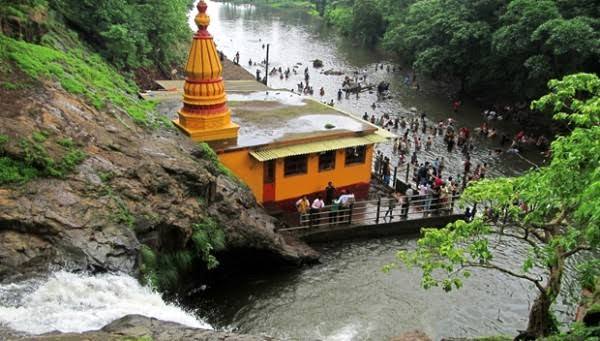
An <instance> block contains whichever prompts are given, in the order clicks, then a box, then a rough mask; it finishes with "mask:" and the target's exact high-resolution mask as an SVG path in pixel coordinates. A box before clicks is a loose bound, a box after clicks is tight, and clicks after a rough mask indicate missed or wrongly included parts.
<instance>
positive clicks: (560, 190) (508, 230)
mask: <svg viewBox="0 0 600 341" xmlns="http://www.w3.org/2000/svg"><path fill="white" fill-rule="evenodd" d="M549 88H550V93H549V94H547V95H545V96H543V97H541V98H540V99H539V100H537V101H534V102H533V103H532V108H534V109H537V110H540V111H544V112H549V113H552V114H553V115H554V118H555V119H557V120H564V121H567V122H568V124H569V125H570V127H571V129H572V130H571V132H570V133H569V134H568V135H566V136H561V137H558V138H557V139H556V140H555V141H554V142H553V143H552V161H551V162H550V164H549V165H548V166H545V167H543V168H539V169H535V170H533V171H530V172H528V173H526V174H524V175H522V176H519V177H516V178H498V179H494V180H484V181H479V182H476V183H474V184H473V185H471V186H469V187H468V188H467V190H466V191H465V193H464V195H463V199H462V200H464V201H465V202H468V203H480V204H483V203H485V204H487V205H489V206H490V207H491V208H492V210H493V211H492V212H493V213H492V214H489V215H487V216H486V217H484V218H477V219H475V220H474V221H472V222H465V221H462V220H461V221H457V222H456V223H453V224H449V225H448V226H447V227H445V228H443V229H440V230H437V229H425V230H424V235H423V237H422V238H421V239H419V241H418V242H417V249H416V250H415V251H412V252H404V251H400V252H398V254H397V257H398V259H399V260H400V261H401V262H403V263H404V264H407V265H409V266H418V267H420V268H421V269H422V271H423V275H422V276H423V277H422V284H423V286H424V287H425V288H431V287H438V286H441V287H442V288H443V289H444V290H446V291H450V290H452V289H453V288H460V287H461V285H462V278H466V277H469V276H470V273H469V272H468V269H469V268H472V267H476V268H484V269H491V270H497V271H500V272H502V273H504V274H507V275H510V276H514V277H517V278H521V279H523V280H526V281H529V282H531V283H532V284H533V285H534V286H535V287H536V288H537V290H538V296H537V298H536V299H535V301H534V303H533V305H532V307H531V310H530V313H529V322H528V326H527V333H528V334H529V335H530V336H534V337H540V336H545V335H549V334H550V333H552V332H554V331H555V330H556V326H555V322H554V319H553V318H552V314H551V305H552V304H553V302H554V301H555V300H556V298H557V296H558V295H559V293H560V291H561V282H562V277H563V275H564V271H565V268H564V267H565V262H566V261H567V260H568V259H570V258H571V257H572V256H573V255H575V254H577V253H578V252H580V251H583V250H592V251H594V252H598V251H600V79H598V77H597V76H596V75H593V74H585V73H580V74H573V75H569V76H566V77H564V78H563V79H562V80H552V81H550V82H549ZM525 205H526V206H527V207H525ZM493 235H499V237H498V238H493V237H492V236H493ZM507 238H516V239H518V240H520V241H522V242H523V243H524V244H525V245H527V246H528V248H529V251H528V256H527V257H526V258H525V259H524V261H523V265H522V268H521V269H510V268H506V267H503V266H501V265H499V264H498V263H497V262H495V259H494V252H493V250H494V247H498V246H500V247H501V246H502V245H503V241H505V240H506V239H507ZM495 244H496V245H495ZM596 254H597V253H596ZM570 260H571V261H573V262H585V261H582V260H581V258H577V259H570ZM393 265H394V264H392V265H390V266H388V267H386V270H389V269H390V268H391V267H392V266H393ZM536 265H537V266H538V267H541V268H543V269H544V270H545V271H544V273H543V274H542V275H539V274H536V273H538V271H532V270H533V269H534V267H535V266H536ZM596 280H598V279H596Z"/></svg>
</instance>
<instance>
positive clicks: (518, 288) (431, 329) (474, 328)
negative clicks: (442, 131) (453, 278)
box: [0, 1, 577, 340]
mask: <svg viewBox="0 0 600 341" xmlns="http://www.w3.org/2000/svg"><path fill="white" fill-rule="evenodd" d="M208 3H209V9H208V11H209V14H210V15H211V18H212V22H211V25H210V27H209V29H210V31H211V32H212V33H213V35H214V36H215V40H216V42H217V44H218V46H219V48H220V49H222V50H223V51H224V52H225V53H226V54H227V55H229V56H233V55H235V53H236V52H237V51H239V52H240V55H241V60H242V62H243V64H244V65H245V66H246V67H248V68H249V70H250V71H251V72H252V73H254V67H249V66H248V65H247V61H248V58H252V59H253V60H255V61H256V60H262V59H263V58H264V52H265V51H264V50H263V49H262V43H270V44H271V63H272V64H271V65H272V66H275V67H279V66H281V67H282V68H286V67H288V66H290V67H291V66H293V65H294V64H296V63H303V65H302V69H303V68H304V67H305V65H307V64H308V63H309V61H310V60H313V59H315V58H319V59H321V60H323V61H324V63H325V67H324V69H329V68H334V69H339V70H344V71H346V72H352V71H354V70H363V69H367V70H371V71H369V79H370V80H371V81H373V82H378V81H380V80H386V81H389V82H390V83H391V87H392V91H391V92H392V95H393V98H392V99H391V100H388V101H385V102H378V103H377V105H378V108H377V110H376V111H375V113H377V114H380V113H382V112H392V113H396V112H402V113H405V112H409V109H410V108H412V107H415V108H416V109H417V111H418V112H422V111H425V112H427V116H428V119H429V120H431V121H433V122H435V121H437V120H439V119H445V118H447V117H448V116H449V114H448V112H449V111H450V100H449V99H448V98H447V97H445V96H443V95H436V94H435V93H432V92H429V91H417V90H416V89H411V88H407V87H404V86H403V85H402V78H403V72H405V71H403V72H400V73H395V74H394V73H387V72H386V71H385V70H383V71H382V70H379V71H375V65H377V64H379V63H385V64H389V63H390V62H391V61H389V60H386V57H385V56H383V55H381V54H379V53H378V52H377V51H371V50H368V49H365V48H361V47H359V46H357V45H355V44H354V43H353V41H352V40H351V39H342V38H340V37H338V36H336V35H335V33H334V32H332V31H331V30H330V29H329V28H327V27H326V26H324V25H323V24H322V22H321V21H319V20H318V19H315V18H312V17H310V16H308V15H306V14H303V13H299V12H293V11H288V12H279V11H274V10H271V9H267V8H256V7H254V6H248V5H245V6H233V5H228V4H223V3H215V2H213V1H208ZM259 39H260V40H259ZM302 69H301V70H300V72H299V75H298V76H297V77H296V78H294V79H291V80H288V81H285V80H280V79H278V78H274V79H271V81H270V82H269V86H271V87H272V88H288V89H289V88H293V87H295V84H296V83H298V82H300V80H301V76H300V74H301V73H302ZM309 69H310V70H311V71H310V72H311V81H312V83H313V84H314V86H315V89H318V88H319V87H320V86H323V87H324V88H325V91H326V96H325V97H323V98H322V99H321V98H319V97H317V98H319V99H320V100H324V101H329V100H331V99H332V98H334V97H335V96H334V94H335V93H336V91H337V90H338V88H339V84H340V83H341V76H325V75H322V74H320V73H319V72H316V71H315V70H314V69H312V67H309ZM374 101H375V95H373V94H364V95H362V96H361V97H360V98H359V99H356V98H354V97H352V98H351V99H348V100H346V99H343V100H342V101H339V102H338V101H336V102H335V105H336V106H337V107H339V108H342V109H343V110H346V111H348V112H351V113H353V114H356V115H359V116H360V115H362V113H363V112H365V111H367V112H369V114H371V113H373V112H374V111H373V110H372V109H371V104H372V103H373V102H374ZM480 111H481V109H480V108H478V107H477V106H476V105H475V104H474V103H473V102H471V101H468V100H465V101H464V105H463V107H462V108H461V110H460V112H459V114H458V115H457V117H455V119H456V120H457V122H458V124H459V125H461V126H468V127H475V126H478V125H479V124H480V122H481V120H482V118H481V116H480V115H479V112H480ZM495 125H496V126H497V127H498V130H499V131H501V132H503V131H504V132H506V133H507V134H513V133H514V132H515V131H516V130H517V129H519V127H516V126H514V125H513V124H512V123H511V122H496V123H495ZM494 143H497V142H493V141H487V140H483V141H478V148H477V150H476V151H475V152H474V154H473V157H474V159H475V160H477V162H488V163H489V165H490V166H491V167H490V168H491V171H490V173H491V175H514V174H519V173H521V172H523V171H525V170H526V169H528V167H530V164H529V163H528V162H525V161H523V160H522V159H521V158H518V157H516V156H514V155H505V154H502V155H499V156H491V155H488V154H489V153H488V152H487V150H489V148H490V147H492V146H493V145H494ZM380 148H381V149H382V150H383V151H384V152H389V148H390V147H389V145H383V146H381V147H380ZM455 154H458V153H455ZM422 155H423V157H425V158H429V159H432V158H433V157H435V156H445V157H446V158H447V160H448V163H449V167H448V168H449V169H457V168H460V165H459V163H460V158H459V157H458V156H456V155H450V154H445V152H444V151H443V146H440V143H436V145H435V146H434V148H433V150H432V151H431V152H429V153H423V154H422ZM525 156H526V157H527V158H532V159H534V160H536V153H535V152H533V151H532V152H530V153H529V154H526V155H525ZM495 241H498V240H495ZM499 242H500V243H499V244H500V246H498V247H497V248H496V257H497V258H496V262H498V263H499V264H502V265H503V266H505V267H510V268H515V269H516V268H518V267H519V266H520V261H521V259H522V257H523V256H524V254H525V251H524V250H525V248H524V247H523V245H520V244H519V243H517V242H515V241H511V240H502V241H499ZM415 244H416V238H385V239H374V240H364V241H354V242H346V243H330V244H327V245H316V246H315V248H316V249H317V250H318V251H320V252H321V253H322V259H321V263H320V264H318V265H315V266H311V267H304V268H300V269H293V270H290V271H285V272H279V273H273V272H269V271H265V272H263V273H254V274H251V275H246V276H240V277H236V278H232V279H231V281H230V282H229V283H223V284H219V286H218V287H215V288H211V287H209V288H207V289H206V290H197V291H194V292H193V293H190V294H189V295H188V296H186V297H181V301H182V304H183V305H184V307H183V308H182V307H180V306H178V305H176V304H173V303H165V302H164V301H163V300H162V298H161V297H160V295H158V294H157V293H155V292H153V291H152V290H150V289H149V288H146V287H143V286H141V285H139V283H138V282H137V281H136V280H135V279H134V278H132V277H130V276H127V275H121V274H99V275H95V276H91V275H85V274H69V273H65V272H57V273H52V274H48V275H47V276H44V277H40V278H34V279H30V280H27V281H24V282H18V283H9V284H2V285H0V338H2V328H1V327H4V326H6V327H9V328H11V329H13V330H16V331H19V332H24V333H43V332H48V331H52V330H61V331H65V332H69V331H73V332H78V331H83V330H90V329H97V328H100V327H102V326H103V325H105V324H106V323H108V322H110V321H112V320H114V319H117V318H119V317H122V316H123V315H126V314H136V313H137V314H144V315H147V316H153V317H157V318H160V319H163V320H169V321H177V322H180V323H183V324H186V325H189V326H193V327H213V328H215V329H223V330H233V331H237V332H241V333H252V334H267V335H272V336H276V337H279V338H283V339H293V340H386V339H389V338H390V337H392V336H395V335H399V334H401V333H402V332H404V331H409V330H413V329H421V330H423V331H425V332H426V333H427V334H429V335H430V336H431V337H432V338H433V339H434V340H436V339H439V338H440V337H442V336H454V337H474V336H482V335H497V334H508V335H514V334H516V330H519V329H523V328H525V326H526V322H527V321H526V320H527V312H528V310H529V306H530V304H531V302H532V300H533V298H534V297H535V295H536V289H535V288H533V287H532V285H530V284H529V283H527V282H524V281H521V280H517V279H514V278H511V277H507V276H505V275H502V274H499V273H497V272H489V271H488V272H486V271H474V272H473V276H472V278H471V279H469V280H466V281H465V286H464V288H463V289H461V290H457V291H453V292H451V293H444V292H442V291H441V290H440V289H431V290H424V289H422V288H421V287H420V274H419V271H417V270H414V269H412V270H411V269H406V268H402V267H401V268H398V269H396V270H394V271H392V272H390V273H388V274H385V273H383V272H382V271H381V268H382V266H383V265H385V264H388V263H390V262H392V261H394V254H395V252H396V251H397V250H400V249H408V250H410V249H412V248H414V247H415ZM566 282H567V283H565V284H564V286H563V287H564V288H565V289H569V288H570V289H571V290H566V294H565V295H563V296H561V297H560V298H559V300H558V302H557V303H556V305H555V310H556V311H557V312H558V317H559V319H560V320H561V321H569V320H570V319H571V318H572V316H573V309H574V308H573V306H574V304H573V300H574V299H573V297H575V298H576V297H577V296H576V294H577V286H576V285H575V284H573V281H572V279H570V278H567V279H566Z"/></svg>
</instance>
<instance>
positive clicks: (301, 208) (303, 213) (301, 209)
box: [296, 195, 310, 225]
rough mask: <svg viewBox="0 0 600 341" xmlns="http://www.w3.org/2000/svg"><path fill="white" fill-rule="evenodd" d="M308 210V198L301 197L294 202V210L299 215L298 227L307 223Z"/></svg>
mask: <svg viewBox="0 0 600 341" xmlns="http://www.w3.org/2000/svg"><path fill="white" fill-rule="evenodd" d="M309 208H310V201H308V198H307V197H306V195H305V196H303V197H302V198H300V199H299V200H298V201H296V209H297V210H298V214H299V215H300V225H304V224H305V223H306V222H308V209H309Z"/></svg>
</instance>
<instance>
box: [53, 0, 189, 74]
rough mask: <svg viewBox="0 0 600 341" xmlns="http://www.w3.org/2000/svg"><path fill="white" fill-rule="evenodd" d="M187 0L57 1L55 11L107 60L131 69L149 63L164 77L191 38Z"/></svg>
mask: <svg viewBox="0 0 600 341" xmlns="http://www.w3.org/2000/svg"><path fill="white" fill-rule="evenodd" d="M191 4H192V0H147V1H137V0H56V1H53V2H51V5H52V6H53V8H54V9H55V10H57V11H58V12H59V13H61V14H62V15H63V16H64V17H65V18H66V19H67V21H68V22H69V23H70V24H71V26H73V27H74V28H76V29H77V31H78V32H80V33H82V34H83V35H84V36H85V37H86V38H87V39H86V40H88V41H90V42H91V43H92V45H93V47H94V48H96V49H97V50H98V51H99V52H100V53H101V54H102V55H103V56H104V57H105V58H106V59H107V60H109V61H110V62H111V63H113V64H115V65H116V66H117V67H119V68H120V69H122V70H126V71H131V70H134V69H138V68H141V67H148V66H150V65H152V64H154V65H156V66H158V67H159V68H160V69H161V70H162V71H163V73H167V72H168V71H169V70H170V67H171V66H173V64H182V63H183V60H184V59H183V58H184V57H185V53H184V51H185V48H183V45H185V44H187V43H188V42H189V39H190V37H191V34H190V31H189V28H188V27H187V21H186V20H185V18H186V16H187V11H188V10H189V9H190V6H191Z"/></svg>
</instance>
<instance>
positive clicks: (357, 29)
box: [313, 0, 600, 100]
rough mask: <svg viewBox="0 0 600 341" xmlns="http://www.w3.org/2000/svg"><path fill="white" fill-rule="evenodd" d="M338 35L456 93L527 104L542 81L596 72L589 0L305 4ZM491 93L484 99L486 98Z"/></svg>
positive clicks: (594, 13)
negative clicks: (447, 82) (454, 85)
mask: <svg viewBox="0 0 600 341" xmlns="http://www.w3.org/2000/svg"><path fill="white" fill-rule="evenodd" d="M313 3H315V7H316V8H318V9H323V10H322V11H321V12H322V13H323V17H324V18H325V20H326V21H327V22H328V23H330V24H332V25H334V26H336V27H338V28H339V30H340V32H341V33H343V34H346V35H348V36H351V37H352V38H354V39H357V40H359V41H361V42H364V43H367V44H374V43H377V42H380V43H381V46H382V47H383V48H384V49H385V50H387V51H390V52H393V53H395V54H396V55H397V56H398V57H399V58H400V60H401V61H402V62H403V63H405V64H408V65H410V66H412V67H413V69H414V70H415V71H417V72H418V73H420V74H424V75H426V76H428V77H432V78H434V79H450V78H451V79H457V80H460V81H461V88H462V89H461V90H463V91H464V92H467V93H470V94H473V95H481V96H488V97H496V98H498V97H505V98H508V99H515V100H520V99H532V98H536V97H539V96H541V95H542V94H543V93H544V91H545V86H546V83H547V82H548V80H550V79H552V78H560V77H562V76H564V75H567V74H570V73H575V72H598V71H600V6H598V5H597V2H595V1H593V0H579V1H576V0H512V1H508V0H476V1H460V0H313ZM490 94H492V95H490Z"/></svg>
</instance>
